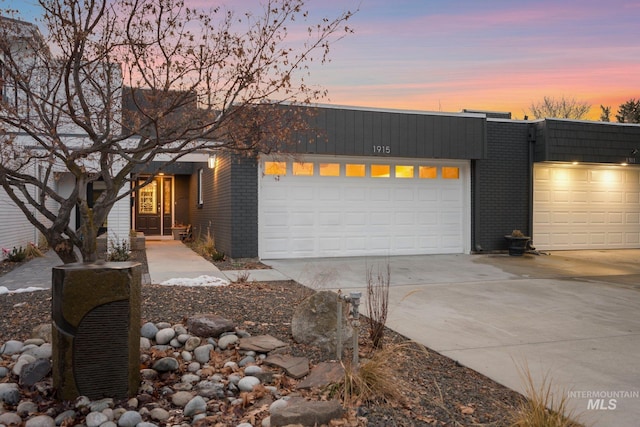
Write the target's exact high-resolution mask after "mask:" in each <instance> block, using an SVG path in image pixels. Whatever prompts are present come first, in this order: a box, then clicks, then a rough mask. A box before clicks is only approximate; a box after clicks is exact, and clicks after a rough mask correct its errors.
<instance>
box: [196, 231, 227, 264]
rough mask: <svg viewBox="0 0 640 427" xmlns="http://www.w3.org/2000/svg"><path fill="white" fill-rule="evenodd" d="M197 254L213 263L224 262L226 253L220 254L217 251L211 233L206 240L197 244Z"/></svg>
mask: <svg viewBox="0 0 640 427" xmlns="http://www.w3.org/2000/svg"><path fill="white" fill-rule="evenodd" d="M196 252H198V253H199V254H200V255H202V256H204V257H207V258H210V259H211V260H213V261H222V260H224V252H219V251H218V250H217V249H216V242H215V240H214V238H213V237H212V236H211V233H207V237H206V238H205V239H204V240H200V241H198V243H197V244H196Z"/></svg>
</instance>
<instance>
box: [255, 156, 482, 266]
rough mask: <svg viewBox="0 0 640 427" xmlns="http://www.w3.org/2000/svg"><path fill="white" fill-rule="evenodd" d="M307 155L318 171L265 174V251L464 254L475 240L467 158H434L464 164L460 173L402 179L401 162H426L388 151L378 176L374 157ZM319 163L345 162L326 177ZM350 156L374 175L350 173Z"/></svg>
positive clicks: (268, 254)
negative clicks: (398, 174)
mask: <svg viewBox="0 0 640 427" xmlns="http://www.w3.org/2000/svg"><path fill="white" fill-rule="evenodd" d="M308 157H309V159H305V161H313V162H315V163H316V167H315V168H314V170H315V171H316V175H315V176H305V177H298V176H293V175H289V176H281V177H280V179H278V180H274V179H273V178H272V177H269V176H266V177H265V176H264V175H262V174H261V175H260V176H261V177H262V178H261V179H260V193H259V206H260V210H259V212H260V213H259V237H260V241H259V251H260V256H261V257H262V258H265V259H269V258H273V259H275V258H295V257H312V256H313V257H316V256H318V257H322V256H361V255H393V254H407V255H411V254H426V253H461V252H464V251H465V248H466V247H468V239H469V235H468V234H465V233H464V232H463V230H467V232H468V230H469V226H468V224H465V223H464V221H465V218H466V221H468V218H469V215H470V213H469V212H468V209H469V204H470V196H469V192H468V187H467V184H466V182H468V181H465V177H466V179H468V173H469V165H468V162H461V161H444V160H438V161H435V162H436V163H437V164H448V165H449V166H455V167H457V168H459V169H460V172H461V173H460V177H461V178H460V179H449V180H445V179H442V178H441V176H442V175H441V173H440V172H439V173H438V174H437V178H434V179H421V178H419V177H417V176H414V177H413V178H411V177H408V178H407V177H405V176H403V177H398V178H396V177H395V176H394V172H395V170H396V169H395V165H396V164H402V165H407V164H413V166H414V167H415V170H418V168H419V165H420V164H419V163H417V162H415V161H414V162H410V161H408V160H407V159H401V160H393V159H387V158H385V159H384V160H376V161H375V163H376V164H381V163H385V164H389V166H390V168H389V170H390V172H391V173H390V176H388V177H380V178H378V177H372V176H371V168H370V164H371V163H373V162H372V161H371V160H369V163H367V161H364V160H359V159H355V160H351V161H350V160H346V159H345V160H343V159H340V160H336V159H335V158H331V159H326V158H324V159H323V158H322V157H323V156H308ZM438 162H440V163H438ZM320 163H340V171H341V172H340V174H341V176H339V177H328V176H320V174H319V173H318V172H317V171H319V170H320V168H319V166H318V165H319V164H320ZM346 163H354V164H356V163H357V164H360V163H362V164H366V165H367V166H366V175H367V176H365V177H351V176H349V177H347V176H346V175H345V171H346V167H345V164H346ZM261 165H262V169H263V170H264V166H263V164H262V163H261ZM437 167H440V166H437ZM291 170H292V168H291V167H290V165H289V167H288V171H291ZM300 178H304V179H300ZM400 178H402V179H400ZM274 193H277V194H278V198H277V199H274V198H273V197H272V194H274ZM284 194H288V197H287V198H286V199H283V197H284V196H283V195H284ZM287 248H288V249H287Z"/></svg>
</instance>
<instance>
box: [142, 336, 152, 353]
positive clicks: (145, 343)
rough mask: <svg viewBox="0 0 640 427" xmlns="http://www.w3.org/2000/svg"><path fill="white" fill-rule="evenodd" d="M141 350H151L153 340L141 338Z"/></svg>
mask: <svg viewBox="0 0 640 427" xmlns="http://www.w3.org/2000/svg"><path fill="white" fill-rule="evenodd" d="M140 348H141V349H143V350H149V349H150V348H151V340H150V339H149V338H147V337H140Z"/></svg>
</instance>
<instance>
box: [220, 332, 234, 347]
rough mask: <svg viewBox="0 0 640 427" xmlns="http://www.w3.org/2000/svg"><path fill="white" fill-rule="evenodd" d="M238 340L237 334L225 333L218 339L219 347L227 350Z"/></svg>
mask: <svg viewBox="0 0 640 427" xmlns="http://www.w3.org/2000/svg"><path fill="white" fill-rule="evenodd" d="M238 340H239V338H238V336H237V335H235V334H231V335H225V336H223V337H220V339H219V340H218V347H220V349H221V350H226V349H227V348H229V347H231V346H232V345H234V344H235V343H237V342H238Z"/></svg>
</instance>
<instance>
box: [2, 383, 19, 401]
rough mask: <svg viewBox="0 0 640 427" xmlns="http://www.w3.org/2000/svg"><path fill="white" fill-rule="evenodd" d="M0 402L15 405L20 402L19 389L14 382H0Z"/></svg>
mask: <svg viewBox="0 0 640 427" xmlns="http://www.w3.org/2000/svg"><path fill="white" fill-rule="evenodd" d="M0 402H4V403H6V404H7V405H11V406H14V405H17V404H18V402H20V389H19V388H18V384H16V383H0Z"/></svg>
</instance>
